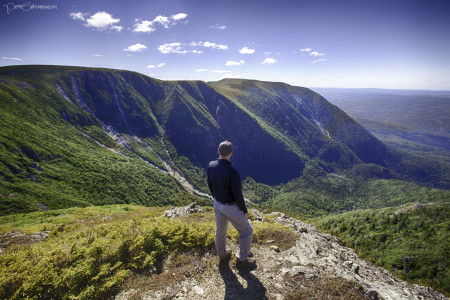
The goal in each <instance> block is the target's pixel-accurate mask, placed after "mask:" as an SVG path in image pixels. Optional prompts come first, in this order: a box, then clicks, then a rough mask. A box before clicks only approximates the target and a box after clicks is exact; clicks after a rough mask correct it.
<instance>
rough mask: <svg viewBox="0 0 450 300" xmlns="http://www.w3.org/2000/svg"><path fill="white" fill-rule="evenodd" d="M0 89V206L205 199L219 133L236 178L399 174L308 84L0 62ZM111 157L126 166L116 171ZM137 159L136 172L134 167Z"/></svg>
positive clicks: (380, 148) (389, 158) (380, 149)
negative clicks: (185, 196)
mask: <svg viewBox="0 0 450 300" xmlns="http://www.w3.org/2000/svg"><path fill="white" fill-rule="evenodd" d="M0 92H1V96H2V99H3V100H2V101H3V102H4V105H3V106H2V108H1V111H0V115H1V117H0V122H1V126H3V128H5V130H4V131H2V136H1V143H0V146H1V147H2V148H1V149H0V150H1V151H0V153H1V154H2V157H1V160H0V162H1V163H0V183H1V184H2V185H1V186H0V189H1V190H2V192H1V195H2V202H3V204H2V207H4V208H8V207H15V206H17V205H18V203H21V204H20V205H19V206H18V207H20V208H17V209H19V210H20V209H24V208H25V207H27V209H28V210H29V209H31V210H35V209H36V207H35V206H34V204H33V203H36V202H38V201H37V199H36V195H37V194H43V195H46V196H45V197H44V198H45V199H46V200H45V201H47V202H48V203H45V205H48V206H49V207H50V208H61V207H64V205H65V204H64V203H73V204H74V203H77V205H86V204H87V203H93V204H99V203H105V201H106V200H104V199H114V200H112V201H113V202H116V203H124V202H125V203H132V202H136V203H139V204H152V203H153V204H154V203H155V202H159V203H162V204H164V203H168V202H170V201H172V200H170V199H177V196H176V195H177V194H179V193H180V192H182V191H185V190H186V191H189V192H192V193H194V194H197V195H200V196H202V197H207V195H206V193H205V192H206V191H207V186H206V181H205V168H206V166H207V164H208V162H209V161H210V160H212V159H214V158H215V156H216V153H217V145H218V144H219V142H220V141H222V140H225V139H228V140H230V141H232V142H233V144H234V146H235V153H234V155H233V163H234V164H235V166H236V168H237V169H238V170H239V171H240V173H241V175H242V177H243V178H245V177H251V178H252V179H254V180H255V181H257V182H261V183H266V184H270V185H275V184H280V183H286V182H288V181H290V180H292V179H295V178H298V177H300V176H302V175H304V173H305V170H308V171H307V172H309V174H313V173H314V174H326V173H343V172H347V173H351V172H352V170H353V169H355V168H356V169H357V170H358V171H357V172H358V173H364V172H365V173H366V174H372V175H371V176H381V178H390V177H395V176H398V174H397V173H398V172H399V170H398V168H397V169H395V168H392V165H394V164H395V159H396V158H395V156H393V155H392V153H390V152H389V151H388V150H387V149H386V147H385V146H384V145H383V144H382V143H381V142H380V141H379V140H377V139H376V138H375V137H374V136H373V135H371V134H370V133H369V132H368V131H367V130H366V129H365V128H363V127H362V126H360V125H359V124H358V123H357V122H355V121H354V120H353V119H351V118H350V117H349V116H348V115H347V114H345V113H344V112H343V111H341V110H340V109H339V108H338V107H336V106H335V105H333V104H331V103H329V102H328V101H327V100H326V99H325V98H323V97H322V96H320V95H319V94H317V93H315V92H313V91H312V90H310V89H306V88H302V87H294V86H290V85H287V84H285V83H277V82H262V81H256V80H243V79H226V80H221V81H218V82H214V83H206V82H203V81H162V80H158V79H154V78H151V77H148V76H145V75H143V74H139V73H136V72H130V71H123V70H114V69H104V68H88V67H68V66H40V65H36V66H9V67H1V68H0ZM105 151H107V152H105ZM393 157H394V159H393ZM54 158H57V159H54ZM105 160H106V161H108V163H105ZM117 164H119V165H122V167H123V168H125V169H123V170H122V171H121V174H118V172H119V169H120V168H118V165H117ZM33 166H35V167H33ZM63 166H64V167H63ZM80 166H81V167H82V168H80ZM131 166H132V167H131ZM139 166H145V168H144V169H145V171H143V170H140V171H139V172H136V171H135V170H136V168H139ZM375 166H376V167H375ZM36 167H38V168H39V169H41V170H43V171H39V169H37V168H36ZM122 167H121V168H122ZM127 168H129V169H127ZM148 168H150V169H151V170H152V171H148V170H147V169H148ZM377 168H378V169H377ZM365 169H367V171H364V170H365ZM81 170H82V171H81ZM312 170H313V171H312ZM379 170H381V171H379ZM71 172H72V173H74V174H76V175H75V177H74V178H73V175H72V174H71ZM130 172H131V173H130ZM146 172H149V173H151V174H156V173H158V175H154V176H150V177H146V176H145V173H146ZM311 172H312V173H311ZM132 173H140V174H141V175H139V176H143V177H139V178H140V179H139V180H140V182H136V183H134V184H133V186H135V191H134V193H135V194H134V195H133V196H132V195H131V194H130V195H128V193H127V192H128V189H127V186H126V185H124V184H121V183H120V182H118V178H122V179H121V180H122V181H124V182H125V181H127V182H128V180H125V179H123V176H126V174H132ZM94 174H102V176H103V178H100V179H99V177H95V176H96V175H94ZM418 174H419V175H418V176H420V173H418ZM93 176H94V177H93ZM61 178H64V179H61ZM93 178H94V179H93ZM99 180H100V182H102V184H103V185H104V192H103V193H104V194H103V196H99V195H101V193H100V194H99V193H97V190H96V186H95V184H94V182H98V181H99ZM158 182H167V184H168V185H165V184H163V186H164V188H158V187H157V186H158V184H159V183H158ZM169 182H170V183H169ZM110 184H114V187H111V186H110ZM137 186H139V187H137ZM150 186H151V188H149V187H150ZM169 186H170V188H169ZM24 187H26V188H24ZM56 187H58V188H57V190H55V188H56ZM87 187H89V188H87ZM61 188H62V189H61ZM108 189H110V190H116V192H115V193H112V192H109V191H108ZM169 190H170V192H169V193H167V191H169ZM37 191H39V192H37ZM66 191H67V192H66ZM69 191H70V192H69ZM78 191H84V192H83V193H79V192H78ZM88 191H90V192H89V193H88ZM54 192H55V193H57V194H58V196H57V197H55V199H56V200H52V199H53V197H52V196H51V194H52V193H54ZM10 195H13V196H10ZM162 195H165V196H164V197H166V199H161V197H162ZM93 198H96V199H95V200H94V199H93ZM69 199H70V200H69ZM124 199H125V200H124ZM108 201H110V200H108ZM108 201H107V202H108ZM39 202H42V201H39ZM31 207H34V208H33V209H32V208H31ZM5 211H8V209H6V210H5Z"/></svg>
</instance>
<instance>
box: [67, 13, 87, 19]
mask: <svg viewBox="0 0 450 300" xmlns="http://www.w3.org/2000/svg"><path fill="white" fill-rule="evenodd" d="M86 15H87V14H84V13H82V12H73V13H70V17H71V18H72V19H74V20H79V21H84V20H85V19H84V16H86Z"/></svg>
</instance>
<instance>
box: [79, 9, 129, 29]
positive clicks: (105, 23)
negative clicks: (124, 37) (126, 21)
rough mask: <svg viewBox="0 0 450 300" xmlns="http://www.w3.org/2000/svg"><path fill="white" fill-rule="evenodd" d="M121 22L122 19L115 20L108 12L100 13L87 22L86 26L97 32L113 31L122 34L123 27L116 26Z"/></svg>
mask: <svg viewBox="0 0 450 300" xmlns="http://www.w3.org/2000/svg"><path fill="white" fill-rule="evenodd" d="M119 22H120V19H114V18H113V17H112V15H110V14H109V13H107V12H106V11H98V12H96V13H95V14H93V15H92V16H90V17H89V19H87V20H86V24H85V26H87V27H93V28H95V29H97V30H106V29H112V30H116V31H118V32H120V31H121V30H122V29H123V27H122V26H118V25H115V24H116V23H119Z"/></svg>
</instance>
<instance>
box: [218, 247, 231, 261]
mask: <svg viewBox="0 0 450 300" xmlns="http://www.w3.org/2000/svg"><path fill="white" fill-rule="evenodd" d="M219 259H220V260H221V261H227V260H230V259H231V250H227V252H226V253H225V255H224V256H223V257H219Z"/></svg>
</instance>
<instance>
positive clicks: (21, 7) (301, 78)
mask: <svg viewBox="0 0 450 300" xmlns="http://www.w3.org/2000/svg"><path fill="white" fill-rule="evenodd" d="M26 1H28V0H21V1H19V0H0V4H1V7H0V26H1V27H0V28H2V30H1V31H0V65H20V64H51V65H75V66H88V67H106V68H114V69H125V70H132V71H137V72H139V73H143V74H145V75H149V76H151V77H155V78H159V79H164V80H178V79H184V80H191V79H200V80H205V81H214V80H219V79H222V78H225V77H238V78H248V79H258V80H267V81H283V82H287V83H289V84H293V85H298V86H306V87H351V88H388V89H434V90H436V89H437V90H450V34H449V32H450V1H436V0H389V1H385V0H376V1H374V0H358V1H354V0H352V1H350V0H326V1H325V0H308V1H303V0H292V1H284V0H277V1H274V0H273V1H266V0H240V1H236V0H227V1H214V0H202V1H201V0H147V1H133V0H128V1H123V0H122V1H120V0H109V1H106V0H102V1H95V0H88V1H71V0H37V1H35V2H32V1H30V2H28V3H29V4H27V2H26ZM33 4H34V6H33Z"/></svg>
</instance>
